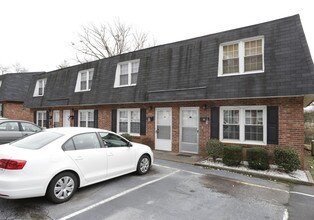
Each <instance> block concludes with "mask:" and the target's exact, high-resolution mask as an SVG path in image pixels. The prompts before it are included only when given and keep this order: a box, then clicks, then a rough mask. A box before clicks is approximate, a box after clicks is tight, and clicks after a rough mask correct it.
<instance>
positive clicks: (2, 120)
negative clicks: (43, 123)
mask: <svg viewBox="0 0 314 220" xmlns="http://www.w3.org/2000/svg"><path fill="white" fill-rule="evenodd" d="M6 121H8V122H10V121H12V122H16V121H17V122H27V123H32V124H34V123H33V122H31V121H26V120H18V119H7V118H0V122H6Z"/></svg>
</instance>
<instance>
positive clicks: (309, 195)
mask: <svg viewBox="0 0 314 220" xmlns="http://www.w3.org/2000/svg"><path fill="white" fill-rule="evenodd" d="M290 193H291V194H298V195H302V196H307V197H312V198H314V195H311V194H307V193H301V192H296V191H290Z"/></svg>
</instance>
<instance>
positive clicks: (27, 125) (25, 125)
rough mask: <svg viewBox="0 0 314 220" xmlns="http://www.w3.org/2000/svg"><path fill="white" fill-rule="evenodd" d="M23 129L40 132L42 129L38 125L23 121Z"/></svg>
mask: <svg viewBox="0 0 314 220" xmlns="http://www.w3.org/2000/svg"><path fill="white" fill-rule="evenodd" d="M21 125H22V128H23V131H29V132H39V131H41V129H40V128H38V127H37V126H35V125H33V124H30V123H27V122H21Z"/></svg>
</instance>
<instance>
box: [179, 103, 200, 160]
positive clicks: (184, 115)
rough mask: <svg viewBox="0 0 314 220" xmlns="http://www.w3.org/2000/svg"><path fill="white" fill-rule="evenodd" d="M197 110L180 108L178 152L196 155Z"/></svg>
mask: <svg viewBox="0 0 314 220" xmlns="http://www.w3.org/2000/svg"><path fill="white" fill-rule="evenodd" d="M198 122H199V109H198V108H195V107H191V108H180V151H181V152H186V153H195V154H197V153H198V126H199V123H198Z"/></svg>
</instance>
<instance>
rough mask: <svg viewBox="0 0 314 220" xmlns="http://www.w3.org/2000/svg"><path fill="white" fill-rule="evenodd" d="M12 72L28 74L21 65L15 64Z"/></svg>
mask: <svg viewBox="0 0 314 220" xmlns="http://www.w3.org/2000/svg"><path fill="white" fill-rule="evenodd" d="M12 70H13V72H15V73H24V72H28V70H27V69H26V68H25V67H23V66H22V65H21V64H20V63H15V64H13V65H12Z"/></svg>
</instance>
